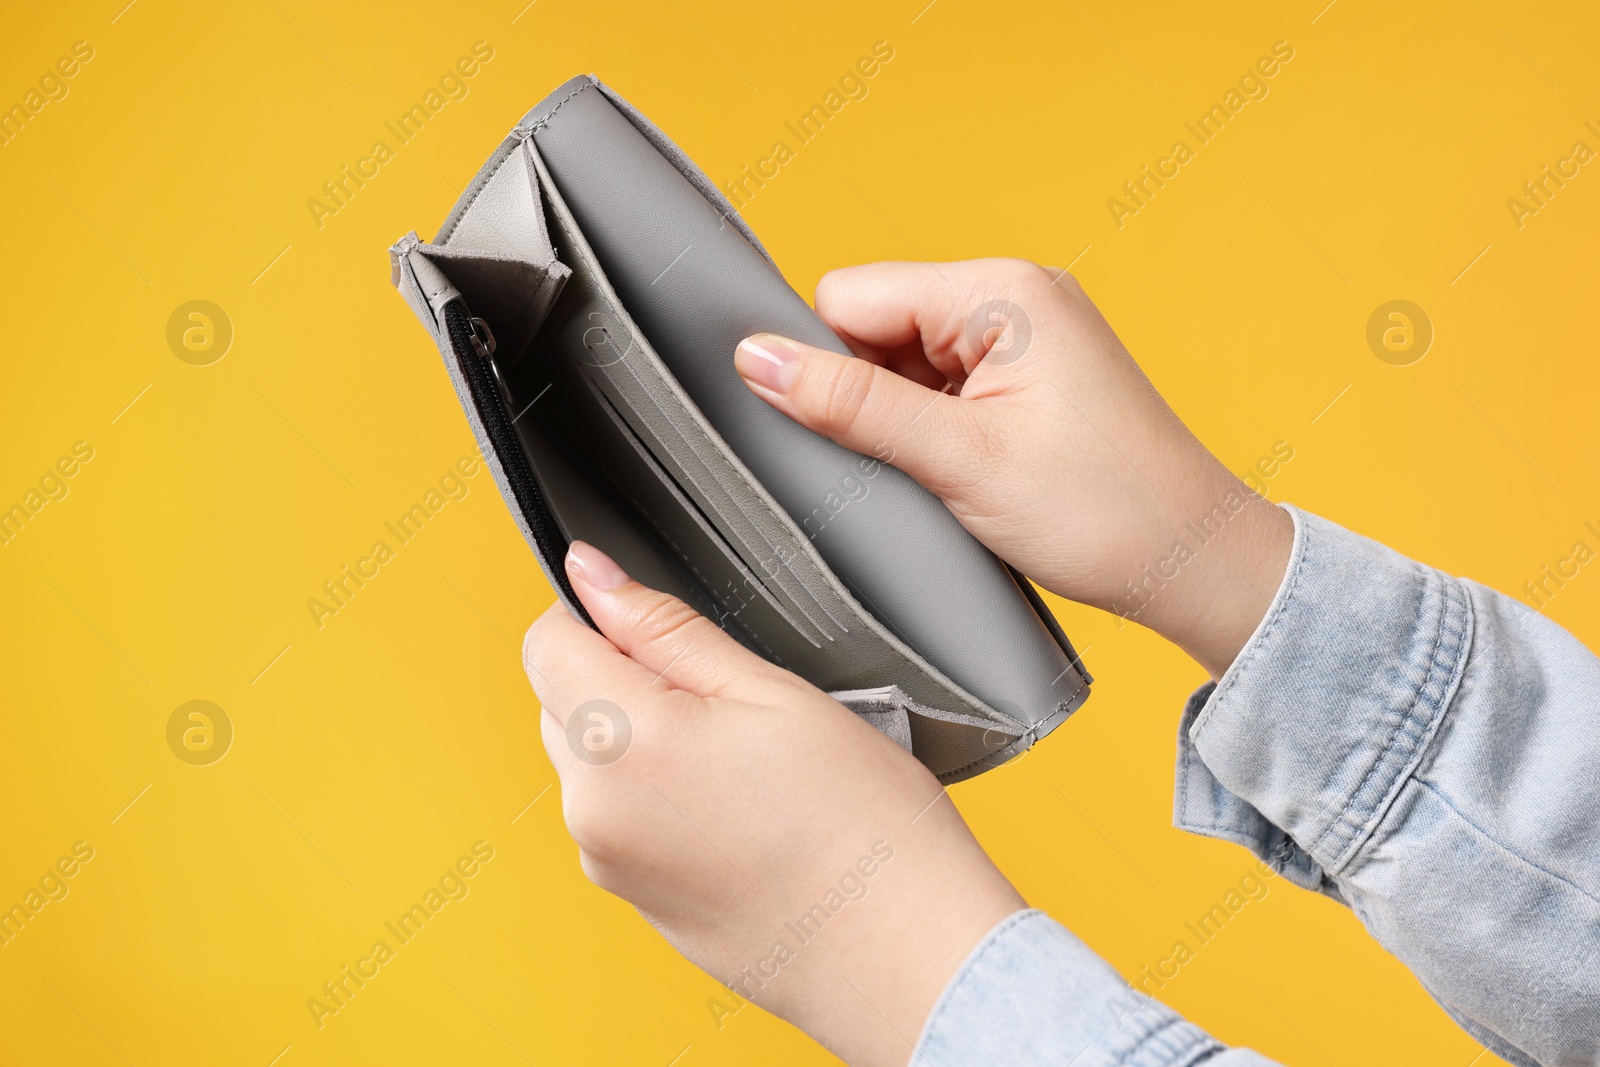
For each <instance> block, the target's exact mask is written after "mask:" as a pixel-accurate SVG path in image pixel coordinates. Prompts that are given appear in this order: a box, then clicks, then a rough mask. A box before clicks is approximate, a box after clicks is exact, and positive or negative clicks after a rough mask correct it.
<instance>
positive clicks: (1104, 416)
mask: <svg viewBox="0 0 1600 1067" xmlns="http://www.w3.org/2000/svg"><path fill="white" fill-rule="evenodd" d="M816 305H817V312H818V314H820V315H821V316H822V318H823V319H824V321H826V322H827V323H828V325H829V326H830V327H832V328H833V330H834V332H836V333H837V334H839V336H840V337H841V338H843V339H844V341H845V343H846V344H848V345H849V346H850V349H851V351H853V352H854V353H855V354H856V355H857V356H858V357H860V358H858V359H850V358H847V357H843V356H839V355H837V354H835V353H832V352H828V351H825V350H823V349H819V348H813V347H811V346H809V345H804V344H801V343H800V342H797V341H792V340H789V339H787V338H781V337H777V336H775V335H772V334H758V335H756V336H755V337H751V338H747V339H746V340H745V341H744V342H743V343H742V344H740V346H739V349H738V351H737V353H736V355H735V364H736V366H737V367H738V370H739V373H740V374H741V375H742V376H743V377H744V379H745V382H746V384H748V385H749V387H750V388H751V389H752V390H753V391H754V392H755V393H756V394H757V395H759V396H761V397H762V398H763V399H765V400H766V401H767V402H768V403H770V404H772V405H773V406H774V407H776V408H777V409H778V410H780V411H782V412H784V413H785V414H787V415H788V416H789V417H791V418H793V419H795V420H796V421H797V422H799V423H801V424H802V425H805V426H807V427H810V428H811V429H813V430H815V431H816V432H818V433H820V434H823V435H824V436H826V437H830V438H832V439H833V440H835V441H837V442H839V443H840V444H842V445H844V446H845V447H847V448H850V449H853V450H855V451H857V452H861V453H863V454H866V455H871V456H876V457H878V458H881V459H885V460H888V461H889V462H891V463H893V464H894V465H895V466H897V467H899V468H901V469H902V470H904V471H905V472H906V473H907V474H909V475H911V476H912V477H913V478H915V479H916V480H917V481H919V482H921V483H922V484H923V485H924V486H926V487H927V488H928V489H929V490H931V491H932V492H934V493H935V494H937V495H938V496H939V497H940V498H941V499H943V500H944V502H945V504H946V505H947V506H948V507H949V508H950V510H951V511H952V512H953V513H954V514H955V516H956V517H957V518H958V519H959V520H960V521H961V523H962V525H964V526H965V527H966V528H967V529H968V530H970V531H971V532H972V533H973V535H975V536H976V537H977V538H978V539H979V540H981V541H983V542H984V544H986V545H988V546H989V548H990V549H992V550H993V551H994V552H995V553H996V554H997V555H999V556H1000V557H1001V558H1003V559H1005V560H1006V561H1007V562H1009V563H1011V564H1012V565H1013V566H1015V567H1017V569H1019V570H1021V571H1022V572H1023V573H1025V574H1027V575H1028V576H1029V577H1031V578H1033V579H1034V580H1035V581H1037V582H1038V583H1039V584H1041V585H1043V586H1044V587H1045V588H1047V589H1049V590H1051V591H1052V592H1055V593H1058V594H1060V595H1061V596H1064V597H1067V598H1068V599H1071V600H1076V601H1079V602H1081V603H1084V604H1089V605H1092V606H1094V607H1098V608H1102V609H1104V610H1107V611H1113V612H1116V613H1118V614H1119V615H1122V616H1124V617H1127V618H1130V619H1132V620H1134V621H1136V622H1139V623H1142V624H1143V625H1145V626H1149V627H1150V628H1152V629H1154V630H1156V631H1157V632H1159V633H1161V634H1163V635H1164V636H1166V637H1167V638H1168V639H1169V640H1172V641H1173V642H1175V643H1176V644H1178V645H1179V646H1180V647H1181V648H1183V649H1184V650H1185V651H1186V652H1188V653H1189V654H1190V655H1191V656H1193V657H1194V658H1195V659H1196V660H1197V661H1199V663H1200V664H1201V665H1202V666H1204V667H1205V668H1206V669H1207V670H1208V671H1210V672H1211V674H1212V675H1213V676H1214V677H1221V675H1222V673H1223V672H1224V671H1226V670H1227V668H1228V666H1229V664H1231V663H1232V662H1233V660H1234V658H1235V657H1236V656H1237V655H1238V653H1239V650H1240V649H1241V648H1242V647H1243V646H1244V643H1245V642H1246V641H1247V640H1249V637H1250V635H1251V634H1252V633H1253V632H1254V631H1255V628H1256V626H1257V624H1258V623H1259V622H1260V620H1261V617H1262V615H1263V614H1264V613H1265V611H1266V608H1267V606H1268V602H1269V600H1270V598H1271V596H1272V594H1273V592H1274V591H1275V590H1276V589H1277V588H1278V585H1279V583H1280V582H1281V581H1282V578H1283V574H1284V570H1285V568H1286V567H1287V565H1288V559H1289V552H1290V548H1291V545H1292V542H1293V523H1292V521H1291V520H1290V518H1289V516H1288V514H1287V513H1285V512H1283V511H1282V510H1280V509H1279V508H1276V507H1274V506H1273V505H1272V504H1270V503H1268V502H1267V501H1265V500H1263V499H1261V498H1260V497H1259V496H1256V495H1255V494H1253V493H1252V492H1251V491H1250V490H1249V489H1248V488H1246V487H1245V485H1244V484H1243V483H1242V482H1241V481H1240V480H1239V479H1238V478H1237V477H1235V476H1234V475H1233V474H1232V473H1230V472H1229V471H1228V470H1227V469H1226V468H1225V467H1224V466H1223V465H1222V464H1221V463H1220V462H1218V461H1217V459H1216V458H1215V457H1214V456H1212V455H1211V453H1210V452H1208V451H1207V450H1206V448H1205V446H1204V445H1202V444H1201V443H1200V442H1199V441H1198V440H1196V439H1195V437H1194V435H1193V434H1191V433H1190V432H1189V430H1188V428H1187V427H1185V426H1184V425H1183V423H1182V422H1180V421H1179V420H1178V417H1177V415H1175V414H1174V413H1173V411H1172V409H1171V408H1170V407H1168V406H1167V404H1166V402H1165V401H1164V400H1162V399H1161V396H1160V395H1159V394H1158V393H1157V392H1156V390H1155V388H1154V387H1153V386H1152V385H1151V384H1150V381H1149V379H1148V378H1146V377H1145V376H1144V373H1143V372H1142V371H1140V369H1139V367H1138V365H1137V364H1136V363H1134V361H1133V359H1132V357H1131V356H1129V355H1128V352H1127V349H1125V348H1124V347H1123V346H1122V342H1121V341H1119V340H1118V339H1117V336H1116V334H1115V333H1113V332H1112V330H1111V327H1110V326H1109V325H1108V324H1107V323H1106V321H1105V319H1104V318H1103V317H1102V316H1101V315H1100V313H1099V311H1098V310H1097V309H1096V308H1095V306H1094V304H1092V303H1091V302H1090V300H1089V298H1088V297H1087V296H1086V295H1085V294H1084V292H1083V289H1082V288H1081V287H1080V286H1079V285H1078V283H1077V282H1076V281H1075V280H1074V279H1073V278H1072V277H1071V276H1070V275H1068V274H1066V273H1065V272H1061V271H1054V270H1048V269H1047V268H1043V267H1040V266H1038V265H1036V264H1033V263H1028V262H1025V261H1021V260H1009V259H987V260H972V261H968V262H962V263H940V264H928V263H875V264H870V265H867V266H861V267H850V268H847V269H844V270H837V271H833V272H831V273H829V274H828V275H826V276H825V277H824V278H823V279H822V281H821V283H820V284H819V285H818V286H817V301H816ZM1190 524H1193V527H1191V525H1190ZM1194 528H1204V529H1206V530H1207V540H1205V541H1204V542H1203V543H1202V542H1201V541H1200V539H1199V538H1198V537H1197V536H1196V535H1195V533H1194V532H1193V530H1194ZM1213 531H1220V534H1218V535H1215V536H1213V533H1212V532H1213ZM1180 546H1182V547H1181V548H1180ZM1152 575H1156V577H1154V578H1152Z"/></svg>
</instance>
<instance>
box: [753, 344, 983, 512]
mask: <svg viewBox="0 0 1600 1067" xmlns="http://www.w3.org/2000/svg"><path fill="white" fill-rule="evenodd" d="M734 366H735V367H736V368H737V369H738V371H739V374H740V376H741V377H743V378H744V380H745V384H746V385H748V386H749V387H750V389H751V391H752V392H754V393H755V394H756V395H757V396H759V397H761V398H762V399H763V400H765V401H766V402H767V403H769V404H771V405H772V406H773V407H775V408H777V409H778V410H779V411H782V412H783V413H784V414H786V415H788V416H789V417H790V418H792V419H794V420H795V421H796V422H798V423H800V424H801V425H802V426H806V427H808V428H810V429H812V430H815V431H816V432H817V433H820V434H822V435H823V436H824V437H828V438H832V439H833V440H835V441H837V442H839V443H840V444H841V445H844V446H845V447H846V448H848V449H851V450H852V451H855V452H860V453H861V454H862V455H866V456H873V457H876V458H878V459H882V460H885V461H887V462H890V463H893V464H894V465H895V466H896V467H899V468H900V469H901V470H903V471H905V472H906V473H907V474H909V475H911V477H913V478H915V479H916V480H917V481H919V482H921V483H922V484H923V485H925V486H927V487H928V488H929V489H931V490H933V491H934V492H935V493H938V492H940V491H941V489H942V488H944V487H947V486H954V485H960V484H964V483H966V482H967V481H969V480H970V478H971V474H972V471H971V468H972V467H973V465H974V464H975V462H976V461H977V457H978V455H979V453H980V451H981V450H978V449H974V448H973V447H972V446H973V444H974V441H975V440H978V439H981V438H982V437H983V436H984V432H983V425H984V422H985V421H986V420H985V418H984V416H985V412H983V411H980V410H979V408H978V405H977V404H976V403H974V402H972V401H966V400H962V399H960V398H957V397H954V396H951V395H949V394H948V393H944V392H939V391H936V390H933V389H929V388H928V387H927V386H925V385H919V384H918V383H916V382H913V381H911V380H909V379H907V378H904V377H901V376H900V375H898V374H896V373H895V372H894V371H891V370H888V369H886V368H884V367H880V366H878V365H877V364H875V363H871V362H869V361H867V360H864V359H856V358H852V357H850V356H841V355H839V354H837V353H835V352H829V351H827V350H826V349H821V348H816V347H814V346H812V345H808V344H803V343H801V342H799V341H794V340H790V339H789V338H786V337H779V336H777V335H776V334H767V333H763V334H757V335H755V336H754V337H747V338H745V339H744V340H743V341H741V342H740V343H739V348H738V350H737V351H736V352H735V353H734Z"/></svg>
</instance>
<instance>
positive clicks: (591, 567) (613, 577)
mask: <svg viewBox="0 0 1600 1067" xmlns="http://www.w3.org/2000/svg"><path fill="white" fill-rule="evenodd" d="M567 573H568V574H569V575H571V576H572V578H573V580H574V581H579V582H583V583H584V584H586V585H589V586H592V587H594V588H595V589H602V590H611V589H615V588H617V586H619V585H621V584H623V583H624V582H626V581H627V580H628V574H627V572H626V571H624V570H623V569H622V568H621V567H619V566H617V563H616V561H615V560H613V559H612V558H611V557H610V556H608V555H606V554H605V553H604V552H602V551H600V550H599V549H598V548H596V547H594V546H593V545H591V544H589V543H588V542H587V541H574V542H572V544H571V546H569V547H568V548H567Z"/></svg>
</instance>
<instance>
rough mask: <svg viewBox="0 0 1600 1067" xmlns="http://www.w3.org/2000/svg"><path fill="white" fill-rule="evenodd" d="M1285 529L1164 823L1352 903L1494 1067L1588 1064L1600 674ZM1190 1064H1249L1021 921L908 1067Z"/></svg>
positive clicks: (1297, 515)
mask: <svg viewBox="0 0 1600 1067" xmlns="http://www.w3.org/2000/svg"><path fill="white" fill-rule="evenodd" d="M1287 510H1289V511H1290V512H1291V514H1292V515H1293V517H1294V520H1295V541H1294V550H1293V554H1292V556H1291V559H1290V563H1289V568H1288V572H1287V574H1286V575H1285V577H1284V581H1283V585H1282V587H1281V588H1280V589H1279V590H1278V594H1277V596H1276V597H1275V598H1274V599H1273V602H1272V605H1271V607H1270V608H1269V609H1268V611H1267V614H1266V616H1265V618H1264V619H1263V620H1262V622H1261V625H1260V626H1259V627H1258V628H1257V630H1256V633H1255V634H1254V636H1252V637H1251V639H1250V641H1249V643H1248V644H1247V645H1246V646H1245V648H1244V650H1243V651H1242V652H1241V653H1240V655H1239V658H1238V660H1236V661H1235V663H1234V665H1233V666H1232V668H1230V669H1229V671H1228V672H1227V674H1225V675H1224V676H1223V678H1222V679H1221V681H1219V682H1217V683H1215V684H1211V683H1208V684H1207V685H1205V686H1203V687H1201V689H1199V690H1198V691H1197V692H1196V693H1195V694H1194V695H1193V696H1192V697H1190V699H1189V702H1188V704H1187V706H1186V707H1185V709H1184V713H1183V718H1182V724H1181V727H1180V730H1179V735H1178V768H1177V789H1176V799H1175V805H1174V808H1175V811H1174V819H1175V821H1176V823H1177V824H1178V825H1179V826H1180V827H1182V828H1184V829H1187V830H1191V831H1193V832H1196V833H1201V834H1206V835H1209V836H1213V837H1219V838H1223V839H1224V840H1228V841H1233V842H1236V843H1238V844H1241V845H1243V846H1245V847H1246V848H1248V849H1250V850H1251V851H1252V852H1254V853H1255V854H1256V855H1257V856H1258V857H1260V858H1261V859H1262V860H1264V861H1265V862H1267V863H1268V864H1270V865H1271V866H1272V867H1273V868H1274V869H1275V870H1277V871H1278V872H1279V873H1281V874H1283V875H1284V876H1285V877H1287V878H1289V879H1290V880H1291V881H1293V882H1295V883H1296V884H1298V885H1301V886H1303V887H1305V888H1307V889H1312V890H1315V891H1318V892H1322V893H1325V894H1327V895H1329V896H1331V897H1333V898H1334V899H1336V900H1339V901H1341V902H1343V903H1345V904H1347V905H1348V906H1349V907H1350V908H1351V909H1353V910H1354V912H1355V914H1356V915H1357V917H1359V918H1360V919H1361V921H1362V923H1363V924H1364V925H1365V926H1366V927H1367V929H1368V931H1370V932H1371V933H1372V934H1373V936H1374V937H1376V938H1377V939H1378V940H1379V941H1380V942H1381V943H1382V944H1383V945H1384V946H1385V947H1386V948H1388V949H1389V950H1390V951H1391V952H1393V953H1394V954H1395V955H1396V956H1397V957H1399V958H1400V960H1401V961H1403V962H1404V963H1405V964H1406V965H1407V966H1408V967H1410V968H1411V969H1412V971H1413V972H1414V973H1415V974H1416V975H1417V977H1418V978H1419V979H1421V981H1422V982H1423V984H1424V985H1425V986H1426V987H1427V988H1428V990H1429V991H1430V992H1431V993H1432V994H1433V995H1434V997H1435V998H1436V999H1437V1000H1438V1001H1439V1002H1440V1003H1441V1004H1442V1005H1443V1006H1444V1008H1445V1010H1446V1011H1448V1012H1449V1013H1450V1014H1451V1016H1452V1017H1453V1018H1455V1019H1456V1021H1457V1022H1459V1023H1460V1024H1461V1025H1462V1027H1464V1028H1465V1029H1466V1030H1467V1031H1468V1032H1469V1033H1471V1034H1472V1035H1473V1036H1474V1037H1475V1038H1477V1039H1478V1040H1479V1041H1481V1042H1483V1043H1484V1044H1485V1045H1486V1046H1487V1047H1488V1048H1489V1049H1490V1050H1491V1051H1493V1052H1494V1053H1496V1054H1497V1055H1499V1056H1500V1057H1501V1058H1503V1059H1505V1060H1507V1061H1509V1062H1511V1063H1515V1064H1520V1065H1527V1067H1535V1065H1537V1067H1569V1065H1570V1067H1576V1065H1578V1064H1585V1065H1592V1064H1595V1063H1596V1062H1597V1061H1600V660H1596V658H1595V656H1594V655H1593V654H1592V653H1590V652H1589V650H1588V649H1586V648H1584V646H1583V645H1581V644H1580V643H1579V642H1578V641H1576V640H1575V639H1574V638H1573V637H1572V636H1571V635H1569V634H1568V633H1566V631H1564V630H1562V629H1561V628H1560V627H1558V626H1556V625H1554V624H1553V623H1551V622H1549V621H1548V620H1546V619H1545V618H1543V617H1542V616H1540V615H1538V614H1536V613H1535V612H1533V611H1531V610H1530V609H1528V608H1526V607H1524V606H1522V605H1521V604H1518V603H1517V602H1515V601H1513V600H1511V599H1509V598H1507V597H1504V596H1502V595H1500V594H1498V593H1495V592H1493V591H1491V590H1489V589H1486V588H1484V587H1483V586H1481V585H1478V584H1477V583H1474V582H1470V581H1465V580H1462V579H1457V578H1452V577H1449V576H1447V575H1445V574H1442V573H1440V572H1438V571H1435V570H1433V569H1431V568H1429V567H1424V566H1422V565H1421V564H1418V563H1415V562H1412V561H1411V560H1408V559H1406V558H1404V557H1403V556H1400V555H1399V554H1397V553H1395V552H1393V551H1391V550H1389V549H1387V548H1385V547H1383V546H1382V545H1379V544H1377V543H1375V542H1373V541H1370V540H1368V539H1366V538H1364V537H1359V536H1357V535H1355V534H1353V533H1350V532H1348V531H1346V530H1343V529H1341V528H1339V527H1338V526H1335V525H1334V524H1332V523H1330V522H1327V521H1326V520H1324V519H1320V518H1317V517H1316V516H1314V515H1310V514H1307V513H1305V512H1301V511H1298V510H1296V509H1294V508H1288V509H1287ZM1074 1057H1077V1059H1074ZM1202 1059H1204V1060H1205V1061H1206V1063H1207V1064H1208V1065H1210V1067H1247V1065H1248V1067H1259V1065H1261V1064H1264V1063H1266V1062H1267V1061H1265V1060H1263V1059H1262V1058H1261V1057H1259V1056H1258V1055H1256V1054H1255V1053H1253V1052H1249V1051H1246V1050H1225V1049H1223V1047H1222V1046H1221V1045H1219V1044H1218V1043H1217V1042H1216V1041H1215V1040H1213V1039H1212V1038H1210V1037H1208V1036H1207V1035H1206V1034H1205V1033H1204V1032H1203V1031H1201V1030H1199V1029H1198V1028H1196V1027H1194V1026H1193V1025H1192V1024H1189V1023H1187V1022H1185V1021H1183V1020H1182V1019H1181V1018H1179V1017H1178V1016H1177V1015H1176V1014H1175V1013H1173V1012H1172V1011H1171V1010H1170V1009H1167V1008H1165V1007H1164V1006H1162V1005H1159V1004H1156V1003H1155V1002H1153V1001H1149V1000H1147V999H1146V998H1144V997H1143V995H1142V994H1139V993H1137V992H1135V991H1133V990H1131V989H1130V988H1129V987H1128V986H1127V985H1126V983H1124V982H1123V981H1122V979H1121V978H1120V977H1119V976H1118V975H1117V974H1116V973H1115V972H1114V971H1113V970H1112V969H1111V968H1110V967H1109V966H1108V965H1106V964H1105V963H1104V962H1102V961H1100V960H1099V959H1097V958H1096V957H1095V956H1094V955H1093V953H1092V952H1090V950H1089V949H1088V948H1086V947H1085V946H1084V945H1083V944H1082V942H1080V941H1078V940H1077V939H1076V938H1074V937H1073V936H1072V935H1071V934H1070V933H1068V932H1067V931H1066V930H1065V929H1063V928H1062V927H1060V926H1059V925H1057V924H1055V923H1053V922H1052V921H1051V920H1049V919H1048V918H1047V917H1045V916H1044V915H1043V914H1041V913H1039V912H1031V911H1029V912H1019V913H1017V914H1016V915H1014V916H1012V917H1011V918H1010V919H1008V920H1006V921H1005V922H1003V923H1002V924H1000V926H998V927H996V928H995V930H993V931H991V932H990V934H989V935H988V937H987V938H986V939H985V941H984V942H983V943H982V944H980V945H979V946H978V948H977V949H975V950H974V951H973V953H972V954H971V956H969V957H968V959H967V961H966V962H965V963H964V964H963V966H962V968H961V970H960V971H959V972H958V973H957V974H956V976H955V977H954V978H953V979H952V980H951V982H950V984H949V986H948V987H947V988H946V989H945V991H944V994H943V996H942V997H941V998H940V1001H939V1003H938V1004H937V1005H936V1006H935V1008H934V1011H933V1013H932V1015H931V1016H930V1017H929V1019H928V1022H927V1024H926V1026H925V1027H924V1030H923V1034H922V1039H921V1041H920V1042H919V1044H918V1046H917V1052H916V1055H915V1056H914V1058H913V1063H915V1064H918V1065H919V1067H920V1065H923V1064H926V1065H928V1067H934V1065H941V1064H951V1065H955V1064H962V1063H978V1062H981V1061H983V1060H987V1061H993V1062H1005V1063H1011V1062H1019V1063H1024V1062H1025V1063H1059V1064H1062V1065H1067V1064H1072V1065H1073V1067H1096V1065H1106V1067H1110V1065H1122V1064H1126V1065H1130V1067H1131V1065H1140V1067H1144V1065H1150V1067H1180V1065H1186V1064H1191V1063H1196V1062H1199V1061H1200V1060H1202Z"/></svg>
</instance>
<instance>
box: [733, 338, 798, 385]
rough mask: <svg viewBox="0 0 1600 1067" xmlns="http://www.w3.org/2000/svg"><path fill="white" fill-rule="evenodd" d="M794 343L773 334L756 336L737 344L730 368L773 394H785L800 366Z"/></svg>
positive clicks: (795, 343)
mask: <svg viewBox="0 0 1600 1067" xmlns="http://www.w3.org/2000/svg"><path fill="white" fill-rule="evenodd" d="M796 345H797V342H795V341H791V340H789V339H788V338H787V337H779V336H778V335H777V334H775V333H758V334H756V335H755V336H754V337H746V338H745V339H744V340H743V341H740V342H739V347H738V348H737V349H735V350H734V353H733V366H734V369H735V370H737V371H738V372H739V373H740V374H741V375H742V376H743V377H744V378H745V380H747V381H751V382H754V383H756V384H757V385H764V386H766V387H767V388H768V389H771V390H772V391H773V392H775V393H787V392H788V391H789V383H790V382H792V381H794V372H795V368H796V367H798V366H799V360H800V351H799V349H798V348H797V347H796Z"/></svg>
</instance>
